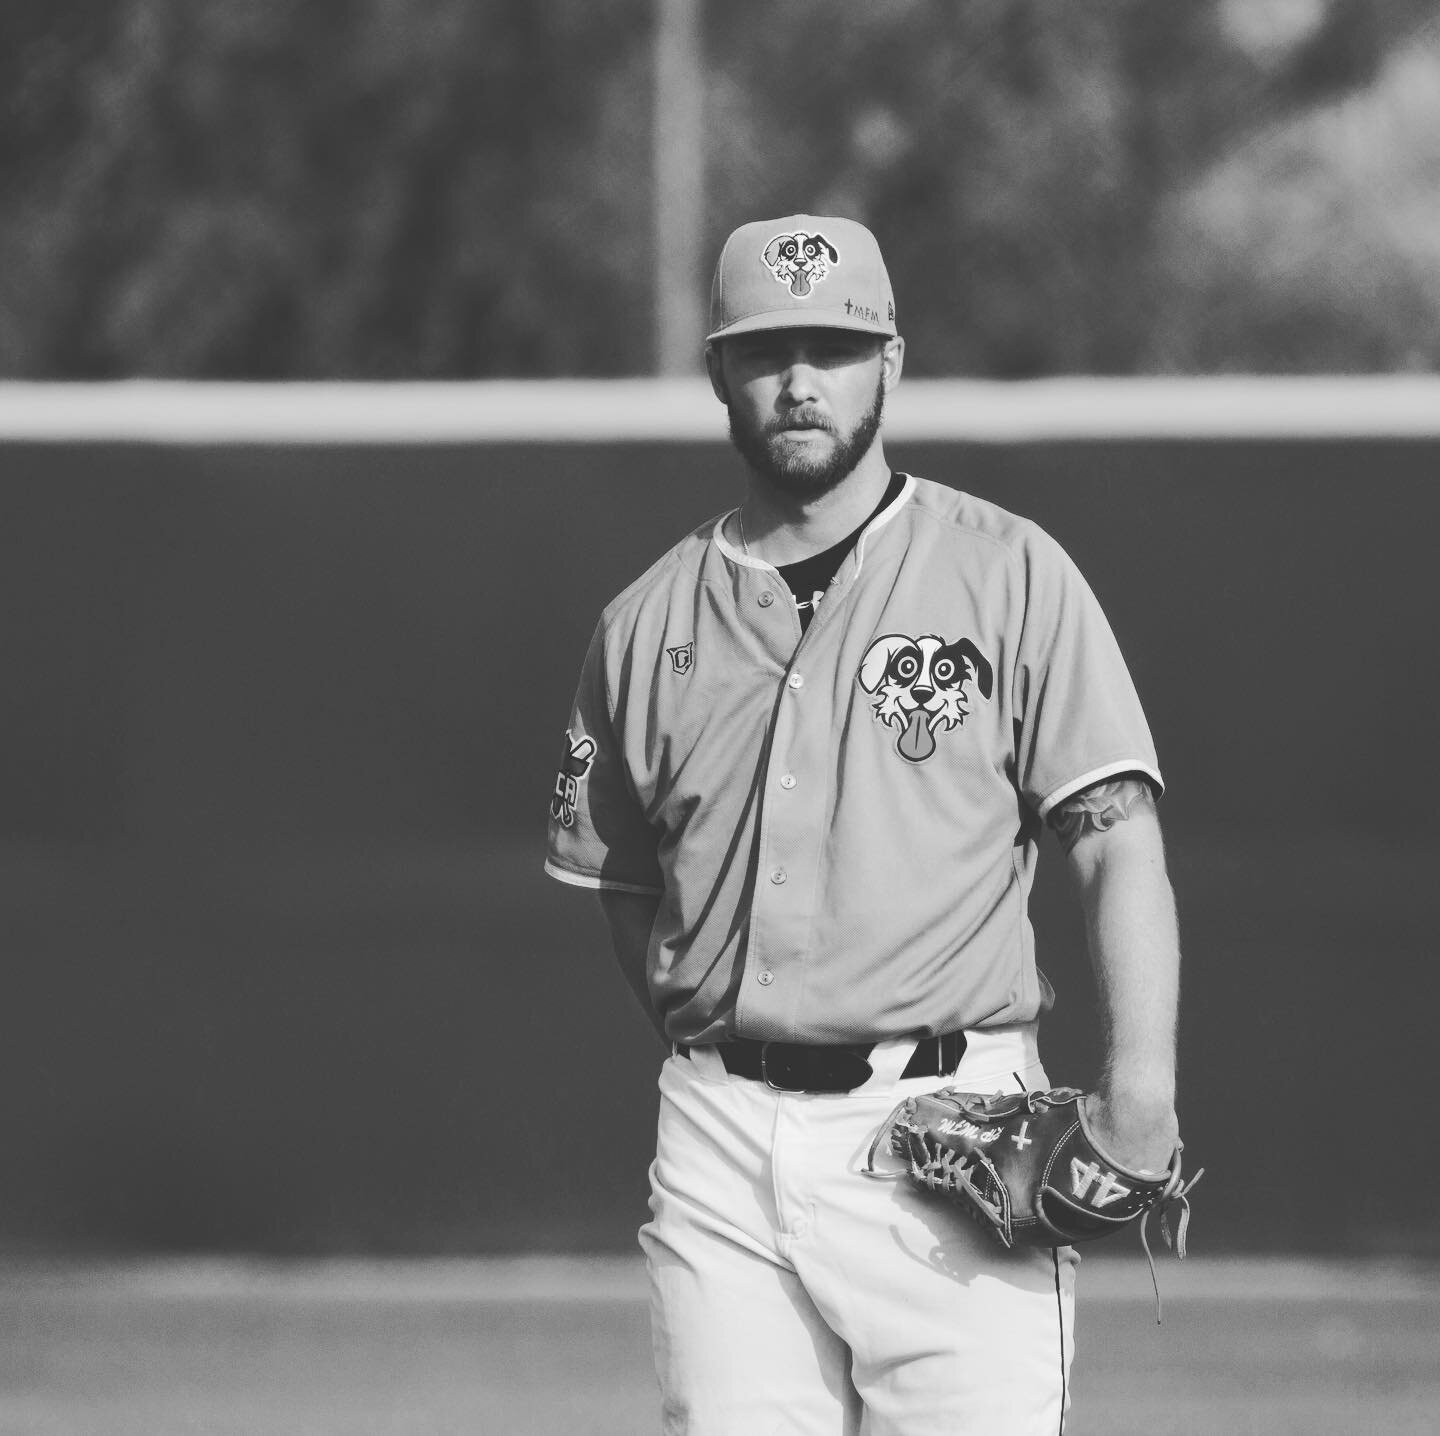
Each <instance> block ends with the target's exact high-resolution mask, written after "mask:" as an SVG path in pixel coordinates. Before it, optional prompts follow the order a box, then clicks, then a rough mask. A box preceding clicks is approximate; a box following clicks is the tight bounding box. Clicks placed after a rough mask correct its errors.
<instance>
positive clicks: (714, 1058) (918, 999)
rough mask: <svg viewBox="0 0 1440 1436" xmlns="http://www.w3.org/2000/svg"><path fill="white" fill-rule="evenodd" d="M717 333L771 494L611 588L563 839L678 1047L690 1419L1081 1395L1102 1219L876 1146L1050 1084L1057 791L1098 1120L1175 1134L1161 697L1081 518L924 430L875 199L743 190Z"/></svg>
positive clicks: (593, 660)
mask: <svg viewBox="0 0 1440 1436" xmlns="http://www.w3.org/2000/svg"><path fill="white" fill-rule="evenodd" d="M706 360H707V364H708V368H709V374H710V381H711V384H712V386H713V388H714V391H715V394H716V397H717V398H718V399H719V400H720V402H721V403H722V404H723V405H724V406H725V408H726V410H727V411H728V414H729V423H730V434H731V438H732V440H733V443H734V446H735V448H736V449H737V451H738V452H739V455H740V457H741V459H743V461H744V464H745V469H746V479H747V487H746V492H745V498H744V502H743V503H742V504H741V505H740V507H739V508H737V509H734V510H732V511H731V512H729V513H727V514H724V515H723V516H721V517H719V518H718V519H711V520H708V521H707V522H705V523H704V524H702V525H701V526H700V527H699V528H697V529H695V530H694V532H693V533H691V534H689V535H688V536H687V537H685V538H684V539H682V540H681V541H680V542H679V543H678V544H677V545H676V546H675V547H674V548H673V549H671V550H670V552H669V553H667V554H665V555H664V556H663V557H662V558H661V559H660V560H659V561H658V562H657V563H656V564H655V565H654V566H653V567H652V568H650V569H649V571H648V572H646V573H645V574H643V575H642V576H641V577H640V578H639V579H637V580H636V581H635V582H634V583H633V584H632V585H631V586H630V587H629V588H627V589H626V590H625V591H624V592H623V593H622V594H620V596H619V597H618V598H616V599H615V600H614V601H613V602H612V603H611V604H610V605H609V606H608V607H607V608H606V609H605V611H604V614H603V615H602V617H601V619H600V623H599V626H598V628H597V629H596V631H595V635H594V638H593V640H592V642H591V645H590V648H589V652H588V654H587V655H586V657H585V661H584V665H583V668H582V671H581V676H580V683H579V691H578V694H577V696H576V699H575V705H574V709H573V712H572V714H571V717H570V722H569V727H568V730H567V732H566V734H565V745H564V752H563V758H562V763H561V768H560V772H559V775H558V777H557V779H556V784H555V791H554V797H553V800H552V803H551V808H550V816H551V822H550V836H549V851H548V858H547V861H546V869H547V871H548V872H549V873H550V874H551V875H552V876H553V877H556V878H558V879H559V880H561V881H562V882H566V883H570V884H574V885H577V886H580V887H588V888H592V889H595V890H596V891H597V892H598V894H599V897H600V902H601V905H602V907H603V909H604V913H605V916H606V919H607V920H608V924H609V928H610V934H611V938H612V943H613V947H614V950H615V953H616V956H617V957H618V959H619V963H620V967H621V969H622V971H623V972H624V974H625V976H626V978H627V979H628V980H629V982H630V983H631V985H632V986H633V988H634V989H635V991H636V993H637V994H638V995H639V997H640V999H641V1001H642V1002H643V1003H644V1004H645V1007H646V1009H647V1011H649V1012H650V1013H651V1014H652V1016H653V1019H654V1022H655V1024H656V1026H657V1028H658V1029H659V1031H660V1033H661V1034H662V1036H663V1038H664V1040H665V1042H666V1043H667V1044H668V1046H669V1048H670V1056H669V1058H668V1060H667V1061H666V1062H665V1063H664V1066H663V1069H662V1072H661V1076H660V1093H661V1105H660V1116H659V1130H658V1134H657V1150H656V1157H655V1162H654V1164H653V1166H652V1168H651V1187H652V1195H651V1203H650V1205H651V1219H650V1221H649V1222H648V1223H647V1224H646V1225H645V1226H644V1228H643V1229H642V1231H641V1234H640V1241H641V1245H642V1247H643V1249H644V1251H645V1255H646V1258H647V1264H648V1269H649V1273H650V1279H651V1289H652V1318H653V1332H654V1351H655V1361H656V1369H657V1373H658V1377H659V1382H660V1387H661V1394H662V1400H663V1411H664V1422H665V1430H666V1431H667V1432H671V1433H681V1432H684V1433H692V1436H710V1433H715V1436H763V1433H769V1432H786V1433H792V1432H793V1433H806V1436H809V1433H814V1436H821V1433H824V1436H840V1433H857V1432H863V1433H867V1436H893V1433H926V1436H928V1433H932V1432H938V1431H944V1432H946V1433H950V1436H955V1433H962V1432H964V1433H976V1436H980V1433H983V1436H1005V1433H1016V1436H1020V1433H1024V1436H1033V1433H1040V1432H1056V1431H1060V1430H1062V1429H1063V1423H1064V1419H1065V1411H1066V1409H1067V1407H1068V1404H1069V1396H1068V1382H1069V1369H1070V1359H1071V1352H1072V1350H1073V1342H1072V1331H1073V1297H1074V1288H1075V1270H1076V1266H1077V1262H1078V1258H1077V1257H1076V1255H1075V1253H1074V1250H1073V1249H1072V1248H1070V1247H1061V1248H1058V1249H1053V1248H1025V1249H1021V1248H1019V1247H1017V1248H1016V1249H1015V1250H1010V1251H1007V1250H1005V1249H1003V1248H1002V1247H1001V1246H1000V1245H998V1244H997V1243H996V1242H994V1241H992V1240H990V1239H989V1238H988V1237H987V1236H986V1235H985V1234H984V1233H983V1232H981V1231H980V1230H979V1229H978V1228H977V1227H975V1226H973V1225H971V1224H970V1223H968V1222H966V1221H965V1220H963V1219H962V1218H961V1217H960V1216H959V1215H958V1214H957V1213H956V1211H955V1210H954V1208H953V1207H949V1206H947V1205H945V1204H943V1203H940V1202H937V1201H935V1200H933V1199H932V1198H930V1197H928V1196H927V1194H926V1193H925V1192H923V1191H919V1190H916V1189H914V1188H913V1187H911V1186H909V1185H907V1184H905V1183H903V1182H893V1183H886V1182H877V1181H867V1180H865V1179H864V1176H865V1174H864V1171H863V1170H862V1169H863V1168H864V1166H865V1162H866V1154H867V1151H868V1150H869V1149H870V1148H871V1146H872V1141H873V1138H874V1137H875V1134H876V1132H877V1129H878V1128H879V1127H880V1125H881V1124H883V1122H884V1120H885V1118H886V1115H887V1114H888V1113H890V1112H891V1111H892V1110H893V1109H894V1107H895V1104H896V1102H897V1099H903V1098H904V1097H905V1095H906V1094H915V1093H926V1092H930V1091H933V1090H936V1089H938V1088H941V1087H945V1086H959V1087H963V1088H964V1089H965V1090H968V1091H974V1092H984V1093H995V1092H1015V1091H1019V1090H1021V1089H1025V1090H1029V1089H1033V1088H1038V1087H1045V1086H1047V1085H1048V1079H1047V1076H1046V1074H1045V1071H1044V1069H1043V1067H1042V1066H1041V1061H1040V1055H1039V1051H1038V1048H1037V1042H1036V1025H1037V1019H1039V1017H1040V1015H1041V1014H1042V1013H1044V1012H1045V1011H1047V1010H1048V1009H1049V1008H1050V1007H1051V1005H1052V1003H1053V1001H1054V994H1053V992H1052V990H1051V988H1050V985H1049V983H1048V982H1047V981H1046V979H1045V977H1044V975H1043V973H1042V972H1041V971H1040V969H1039V968H1038V967H1037V966H1036V955H1035V944H1034V937H1033V933H1032V930H1031V926H1030V923H1029V921H1028V918H1027V915H1026V902H1027V898H1028V895H1029V893H1030V890H1031V884H1032V880H1033V878H1034V873H1035V864H1036V856H1037V849H1038V842H1039V838H1040V835H1041V831H1042V825H1044V824H1046V823H1048V824H1049V825H1050V826H1051V827H1052V828H1053V829H1054V830H1055V831H1056V833H1057V834H1058V835H1059V839H1060V845H1061V849H1062V851H1063V852H1064V854H1065V855H1066V860H1067V862H1068V865H1069V867H1070V869H1071V871H1072V872H1073V874H1074V876H1075V878H1076V880H1077V885H1078V891H1079V893H1080V895H1081V900H1082V905H1083V909H1084V916H1085V921H1086V925H1087V931H1088V937H1089V945H1090V950H1091V953H1092V958H1093V962H1094V965H1095V969H1096V973H1097V979H1098V989H1099V993H1100V1001H1101V1007H1102V1015H1103V1019H1104V1023H1105V1041H1106V1051H1107V1062H1106V1066H1105V1071H1104V1077H1103V1079H1102V1080H1101V1082H1100V1083H1099V1085H1098V1087H1097V1089H1096V1091H1094V1092H1093V1093H1092V1094H1090V1096H1089V1097H1088V1098H1087V1102H1088V1103H1089V1118H1090V1125H1091V1128H1092V1129H1093V1132H1094V1134H1095V1135H1096V1136H1097V1137H1098V1138H1099V1139H1100V1140H1102V1141H1103V1143H1104V1145H1105V1147H1106V1149H1107V1150H1108V1151H1110V1152H1111V1153H1113V1154H1114V1155H1115V1156H1116V1157H1117V1158H1119V1159H1120V1160H1121V1161H1123V1162H1126V1163H1128V1164H1129V1165H1130V1167H1131V1168H1133V1169H1135V1170H1139V1171H1162V1170H1163V1169H1164V1165H1165V1160H1166V1158H1167V1157H1168V1155H1169V1154H1170V1153H1171V1151H1172V1149H1173V1147H1174V1145H1175V1141H1176V1135H1177V1124H1176V1117H1175V1111H1174V1101H1175V1055H1174V1032H1175V1023H1176V1005H1177V987H1178V966H1179V958H1178V941H1177V936H1176V927H1175V917H1174V906H1173V900H1172V896H1171V891H1170V886H1169V882H1168V880H1167V877H1166V872H1165V864H1164V858H1163V853H1162V847H1161V838H1160V831H1159V828H1158V825H1157V820H1156V812H1155V803H1156V799H1157V796H1158V795H1159V793H1160V791H1161V787H1162V782H1161V776H1160V771H1159V767H1158V764H1157V760H1156V756H1155V750H1154V747H1153V744H1152V742H1151V737H1150V733H1149V730H1148V728H1147V726H1146V722H1145V718H1144V716H1143V713H1142V711H1141V707H1140V703H1139V701H1138V699H1137V697H1136V693H1135V689H1134V686H1133V684H1132V682H1131V679H1130V676H1129V674H1128V672H1127V670H1126V667H1125V663H1124V661H1123V659H1122V657H1121V655H1120V651H1119V649H1118V647H1117V645H1116V642H1115V639H1114V637H1113V635H1112V633H1111V631H1110V628H1109V626H1108V625H1107V623H1106V621H1105V618H1104V616H1103V615H1102V613H1101V610H1100V608H1099V606H1098V604H1097V602H1096V600H1095V597H1094V595H1093V594H1092V593H1091V591H1090V589H1089V588H1088V587H1087V585H1086V583H1085V581H1084V579H1083V578H1082V577H1081V575H1080V574H1079V572H1078V571H1077V570H1076V568H1075V566H1074V565H1073V563H1072V562H1071V561H1070V559H1069V558H1068V557H1067V556H1066V555H1065V553H1064V552H1063V551H1062V550H1061V549H1060V547H1059V546H1058V545H1057V544H1056V543H1055V542H1054V541H1053V540H1052V539H1050V538H1049V537H1047V535H1046V534H1044V533H1043V532H1041V530H1040V529H1039V528H1037V527H1036V525H1035V524H1033V523H1031V522H1029V521H1027V520H1025V519H1022V518H1017V517H1015V516H1014V515H1012V514H1009V513H1006V512H1005V511H1004V510H1002V509H1000V508H997V507H996V506H995V505H993V504H990V503H986V502H984V501H982V500H980V499H976V498H973V497H971V496H969V495H967V494H964V493H960V492H957V491H955V490H953V489H950V488H948V487H944V486H942V485H940V484H937V483H933V482H929V481H927V480H925V479H922V478H917V477H915V476H912V475H908V474H904V473H897V472H893V471H892V470H891V468H890V466H889V464H888V463H887V461H886V459H885V455H884V451H883V448H882V442H881V432H880V431H881V422H882V416H883V411H884V404H885V399H886V397H887V396H888V395H889V394H890V393H891V391H892V390H893V389H894V388H895V386H896V385H897V384H898V383H899V381H900V375H901V368H902V364H903V360H904V341H903V340H902V339H901V338H900V337H899V334H898V332H897V329H896V321H895V304H894V298H893V294H892V291H891V286H890V281H889V278H888V276H887V274H886V269H885V265H884V263H883V260H882V258H881V254H880V250H879V247H878V245H877V244H876V241H875V239H874V236H873V235H872V234H871V233H870V232H869V231H868V230H867V229H865V228H864V227H863V226H861V225H859V224H856V223H854V222H851V221H849V220H845V219H839V218H817V217H812V216H808V215H791V216H789V217H787V218H782V219H776V220H767V221H762V222H758V223H753V224H746V225H743V226H742V227H741V228H739V229H737V230H736V231H735V232H734V233H733V234H732V235H731V236H730V238H729V240H728V241H727V242H726V244H725V247H724V249H723V251H722V253H721V255H720V258H719V262H718V265H717V268H716V271H715V279H714V286H713V291H712V310H711V328H710V334H709V336H708V340H707V347H706ZM1024 1131H1025V1129H1024V1128H1023V1127H1022V1128H1021V1129H1019V1131H1017V1133H1016V1135H1015V1136H1014V1137H1013V1138H1012V1140H1017V1141H1021V1142H1023V1141H1025V1140H1027V1138H1026V1137H1025V1135H1024Z"/></svg>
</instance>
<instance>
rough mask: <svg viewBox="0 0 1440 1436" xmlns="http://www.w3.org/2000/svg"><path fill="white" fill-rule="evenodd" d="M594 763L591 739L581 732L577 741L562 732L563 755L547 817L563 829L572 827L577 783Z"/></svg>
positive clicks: (577, 793) (577, 790)
mask: <svg viewBox="0 0 1440 1436" xmlns="http://www.w3.org/2000/svg"><path fill="white" fill-rule="evenodd" d="M594 761H595V740H594V739H593V738H591V737H588V736H587V735H586V734H584V733H582V734H581V735H580V736H579V737H578V738H577V737H575V736H574V735H573V734H572V733H571V732H570V730H569V729H568V728H567V729H566V730H565V752H564V755H563V756H562V757H561V759H560V771H559V772H558V773H556V775H555V793H554V796H553V797H552V798H551V799H550V816H551V817H552V818H554V819H555V821H556V822H557V823H559V824H560V826H561V827H563V828H573V827H574V826H575V804H576V801H577V800H578V799H579V797H580V784H581V783H582V782H584V780H585V775H586V774H587V773H589V771H590V764H591V763H593V762H594Z"/></svg>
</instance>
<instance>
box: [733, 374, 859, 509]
mask: <svg viewBox="0 0 1440 1436" xmlns="http://www.w3.org/2000/svg"><path fill="white" fill-rule="evenodd" d="M726 408H727V412H728V413H729V416H730V442H731V443H732V444H734V445H735V448H736V450H737V451H738V452H739V454H740V457H741V458H742V459H744V460H745V462H746V463H747V464H748V465H749V466H750V467H751V468H752V469H753V470H754V471H755V472H756V473H757V474H759V475H760V476H761V477H762V478H764V479H768V480H769V481H770V483H771V484H773V485H774V486H775V487H776V488H777V489H779V490H781V491H782V492H783V493H787V494H790V495H792V496H794V497H795V498H801V499H814V498H819V497H820V496H821V495H822V494H828V493H829V492H830V490H831V489H833V488H835V487H836V486H837V485H838V484H839V483H840V482H841V480H843V479H844V478H845V477H846V476H847V475H849V474H850V473H851V472H852V471H853V469H854V468H855V465H856V464H858V463H859V462H860V460H861V459H863V458H864V457H865V455H866V454H867V453H868V452H869V449H870V445H871V444H873V443H874V442H875V436H876V434H878V433H879V432H880V420H881V418H882V416H883V414H884V410H885V381H884V377H883V376H882V377H881V378H880V379H878V380H877V381H876V384H875V397H874V398H873V399H872V400H871V402H870V407H869V408H868V409H867V410H866V411H865V413H864V414H862V415H861V416H860V418H859V419H857V420H856V422H855V425H854V427H853V428H852V429H851V430H850V432H849V433H848V434H842V433H841V432H840V430H839V429H837V428H836V427H835V425H834V424H832V423H831V422H830V420H828V419H825V418H822V417H821V416H820V415H808V414H806V413H805V412H804V411H803V410H801V411H792V412H791V413H790V414H788V415H778V416H777V417H775V418H773V419H767V420H766V421H765V422H764V423H761V424H750V423H748V422H747V421H746V420H744V419H741V418H739V417H737V415H736V411H735V408H734V406H733V405H727V406H726ZM797 428H798V429H820V430H823V431H824V432H825V433H826V434H828V435H829V436H830V439H831V442H830V443H829V444H814V445H811V444H806V445H804V446H797V445H795V444H793V443H791V442H789V441H787V440H786V438H785V437H784V435H785V431H786V430H787V429H797Z"/></svg>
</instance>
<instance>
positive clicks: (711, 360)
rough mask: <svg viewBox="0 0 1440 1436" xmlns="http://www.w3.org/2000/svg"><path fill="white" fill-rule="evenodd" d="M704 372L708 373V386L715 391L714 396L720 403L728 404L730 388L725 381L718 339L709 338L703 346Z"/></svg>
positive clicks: (723, 364)
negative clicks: (707, 342)
mask: <svg viewBox="0 0 1440 1436" xmlns="http://www.w3.org/2000/svg"><path fill="white" fill-rule="evenodd" d="M705 372H706V373H707V374H709V375H710V387H711V388H712V389H713V390H714V391H715V397H716V398H717V399H718V400H719V401H720V402H721V403H722V404H728V403H729V402H730V390H729V387H728V386H727V385H726V383H725V361H724V358H723V357H722V352H721V349H720V343H719V341H718V340H711V342H710V343H709V344H707V345H706V346H705Z"/></svg>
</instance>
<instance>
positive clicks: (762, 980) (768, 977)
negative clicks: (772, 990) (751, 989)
mask: <svg viewBox="0 0 1440 1436" xmlns="http://www.w3.org/2000/svg"><path fill="white" fill-rule="evenodd" d="M755 981H756V982H758V983H759V984H760V986H761V987H769V986H770V984H771V983H772V982H774V981H775V974H774V973H773V972H771V971H770V969H769V968H768V967H767V968H766V969H765V971H764V972H761V973H757V974H756V976H755Z"/></svg>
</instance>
